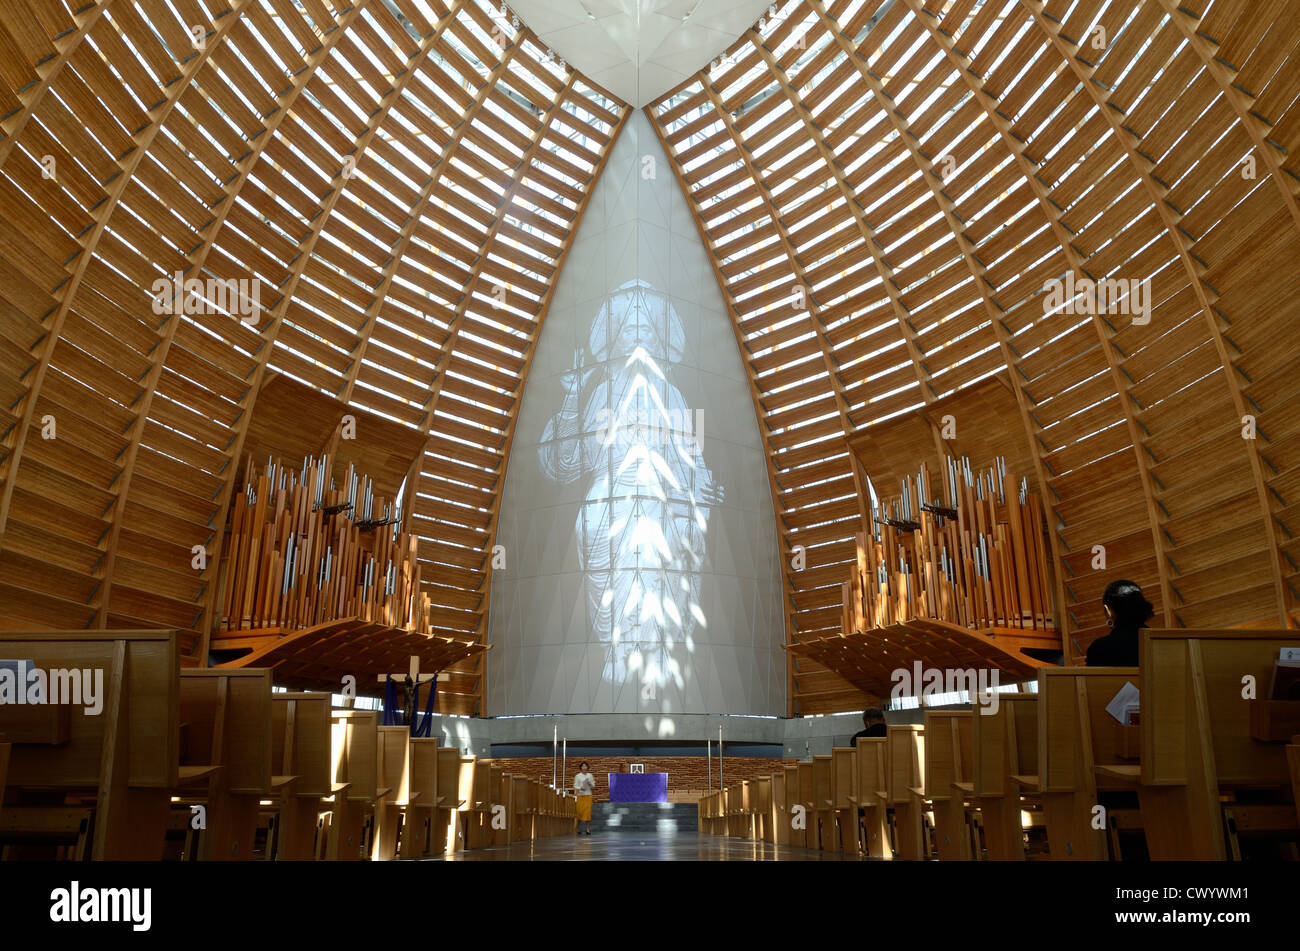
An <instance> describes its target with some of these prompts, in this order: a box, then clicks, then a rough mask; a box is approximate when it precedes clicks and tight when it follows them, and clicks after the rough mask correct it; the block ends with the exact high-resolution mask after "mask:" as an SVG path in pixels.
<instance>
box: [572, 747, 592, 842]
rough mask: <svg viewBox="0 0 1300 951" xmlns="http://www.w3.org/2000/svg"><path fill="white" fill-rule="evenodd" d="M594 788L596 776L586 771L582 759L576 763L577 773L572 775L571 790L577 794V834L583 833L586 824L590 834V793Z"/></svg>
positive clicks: (585, 764) (584, 762)
mask: <svg viewBox="0 0 1300 951" xmlns="http://www.w3.org/2000/svg"><path fill="white" fill-rule="evenodd" d="M595 788H596V777H595V776H593V775H592V774H591V773H589V772H587V763H586V761H585V760H584V761H583V762H581V763H579V764H578V775H577V776H574V777H573V791H574V793H576V794H577V796H578V803H577V805H578V835H582V834H583V831H584V830H583V828H582V827H583V826H586V827H587V828H586V830H585V831H586V833H587V835H591V793H592V790H594V789H595Z"/></svg>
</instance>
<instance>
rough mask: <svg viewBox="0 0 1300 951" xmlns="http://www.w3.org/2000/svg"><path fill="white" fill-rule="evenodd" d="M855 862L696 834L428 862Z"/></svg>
mask: <svg viewBox="0 0 1300 951" xmlns="http://www.w3.org/2000/svg"><path fill="white" fill-rule="evenodd" d="M775 860H779V861H783V862H845V861H847V862H856V861H860V859H859V858H858V857H857V856H849V855H841V854H839V853H837V852H818V851H816V850H813V849H803V848H795V847H792V846H784V845H773V844H771V843H770V842H756V841H754V840H752V839H729V838H727V837H725V836H703V835H698V834H697V833H681V834H676V835H657V834H646V833H637V832H597V833H595V834H593V835H590V836H586V835H584V836H576V835H574V836H555V837H552V838H546V839H537V840H535V841H533V842H516V843H514V844H513V845H508V846H497V847H495V848H487V849H472V850H470V851H468V852H464V851H462V852H457V853H455V854H454V855H448V856H445V857H438V858H435V859H432V860H430V861H446V862H754V861H775Z"/></svg>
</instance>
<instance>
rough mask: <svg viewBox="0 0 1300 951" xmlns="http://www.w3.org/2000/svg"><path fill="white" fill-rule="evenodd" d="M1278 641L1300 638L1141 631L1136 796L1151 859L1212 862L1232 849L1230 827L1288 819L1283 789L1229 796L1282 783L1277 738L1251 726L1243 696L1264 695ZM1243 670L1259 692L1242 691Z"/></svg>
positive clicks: (1285, 826) (1282, 752) (1285, 777)
mask: <svg viewBox="0 0 1300 951" xmlns="http://www.w3.org/2000/svg"><path fill="white" fill-rule="evenodd" d="M1283 647H1300V631H1293V630H1292V631H1265V630H1226V631H1212V630H1204V631H1193V630H1177V631H1169V630H1145V631H1143V632H1142V647H1141V652H1140V656H1141V665H1140V666H1141V675H1142V686H1143V696H1142V714H1141V716H1142V759H1141V766H1140V768H1139V771H1138V772H1139V779H1140V785H1139V789H1138V795H1139V800H1140V803H1141V809H1142V824H1143V828H1144V830H1145V831H1146V836H1147V847H1148V850H1149V852H1150V854H1151V857H1152V858H1153V859H1191V860H1220V861H1221V860H1224V859H1227V858H1228V857H1229V856H1230V854H1231V853H1232V852H1234V851H1235V850H1236V848H1237V839H1236V835H1235V834H1233V833H1234V830H1240V829H1245V828H1253V829H1270V828H1271V829H1273V830H1274V831H1277V832H1291V830H1292V829H1293V828H1294V827H1293V826H1291V824H1290V821H1289V820H1290V819H1293V818H1294V817H1293V816H1291V815H1290V812H1291V810H1288V809H1287V808H1286V806H1287V805H1289V803H1287V802H1286V801H1285V800H1284V798H1283V796H1282V795H1278V796H1277V798H1276V801H1275V802H1274V803H1273V804H1259V805H1254V806H1252V805H1247V804H1246V803H1244V802H1242V801H1241V797H1240V796H1239V795H1238V794H1239V793H1240V792H1242V791H1245V790H1253V791H1254V794H1253V795H1252V799H1255V800H1258V798H1259V794H1260V791H1267V790H1272V791H1274V792H1276V793H1279V794H1281V793H1282V792H1283V791H1284V790H1287V791H1289V790H1290V787H1291V775H1290V767H1289V764H1288V759H1287V749H1286V741H1285V739H1283V740H1281V741H1277V742H1268V741H1264V740H1260V739H1256V738H1254V737H1253V736H1252V729H1251V710H1252V703H1256V704H1257V703H1259V702H1260V701H1261V700H1262V699H1265V698H1264V693H1265V691H1267V689H1268V686H1269V683H1270V681H1271V678H1272V671H1273V665H1274V664H1275V663H1276V661H1277V659H1278V654H1279V652H1280V650H1281V648H1283ZM1247 677H1253V678H1254V682H1255V684H1256V696H1257V697H1258V698H1260V699H1257V700H1255V701H1251V700H1247V699H1243V697H1242V693H1243V681H1244V678H1247ZM1127 772H1129V773H1132V772H1133V771H1132V769H1129V770H1128V771H1127ZM1220 796H1226V797H1228V798H1229V804H1228V805H1226V806H1221V803H1220ZM1225 811H1226V815H1225Z"/></svg>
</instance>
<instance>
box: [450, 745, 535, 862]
mask: <svg viewBox="0 0 1300 951" xmlns="http://www.w3.org/2000/svg"><path fill="white" fill-rule="evenodd" d="M474 765H475V757H473V756H461V755H458V756H457V757H456V762H455V770H456V800H457V803H456V806H455V807H454V808H453V809H452V810H451V826H450V827H449V828H448V830H447V836H448V842H449V843H450V844H449V846H448V848H449V850H451V851H460V850H463V849H468V848H472V847H473V846H472V844H471V831H470V830H471V827H472V826H473V825H474V823H475V822H477V821H478V813H477V812H476V811H475V809H474V803H475V796H474V780H475V770H474ZM537 802H538V797H537V795H536V792H534V794H533V811H534V813H536V810H537Z"/></svg>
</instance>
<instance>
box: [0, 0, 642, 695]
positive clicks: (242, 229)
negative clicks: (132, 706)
mask: <svg viewBox="0 0 1300 951" xmlns="http://www.w3.org/2000/svg"><path fill="white" fill-rule="evenodd" d="M3 7H4V13H5V16H4V18H3V26H2V27H0V75H2V76H3V80H4V81H3V83H0V128H2V129H3V133H4V137H3V138H2V139H0V171H2V172H3V176H2V177H0V209H2V210H3V215H4V217H5V218H6V219H7V220H9V221H11V222H12V223H13V227H12V228H6V229H3V230H4V234H3V235H0V267H2V268H3V272H0V278H2V280H0V318H2V319H3V321H4V328H5V333H4V334H3V343H2V344H0V346H2V347H3V354H4V360H3V368H2V370H0V386H3V388H4V392H3V393H2V394H0V404H2V405H3V407H4V408H5V414H6V415H5V417H3V418H0V427H2V428H3V460H2V461H0V474H2V475H3V480H4V481H3V492H2V494H0V624H7V625H15V624H16V625H18V626H24V625H26V626H31V625H33V624H36V625H41V626H46V627H53V628H69V627H71V628H81V627H108V628H126V627H137V628H138V627H146V626H150V625H152V626H165V627H175V628H178V629H182V630H186V631H189V632H190V635H191V636H190V643H189V644H188V646H189V647H190V649H191V651H192V657H193V659H195V660H197V658H199V657H201V656H203V653H204V650H203V645H204V640H203V632H205V631H207V630H208V629H209V627H210V623H211V618H212V617H213V612H214V610H215V607H216V605H215V598H216V589H217V586H216V585H215V584H214V583H213V580H214V574H215V566H216V565H217V563H218V562H219V558H220V548H221V545H222V542H223V534H222V532H221V531H220V530H219V529H220V527H221V526H222V525H223V524H224V520H225V513H226V508H227V506H228V503H229V499H230V494H231V486H232V484H233V480H234V478H235V474H236V471H237V469H238V468H239V466H238V460H239V458H240V453H241V451H242V449H243V446H244V441H245V437H246V436H247V434H248V431H249V423H250V420H251V419H252V417H253V414H254V413H255V412H257V397H258V395H259V393H260V392H261V390H262V386H263V384H264V383H265V382H266V381H269V380H271V379H278V378H285V379H293V380H297V381H299V382H300V383H303V384H306V385H308V386H310V387H312V388H314V389H317V390H319V391H321V392H322V393H327V394H329V395H330V396H331V397H333V398H334V399H335V400H337V401H339V402H340V403H341V404H342V406H343V407H349V408H350V407H355V408H356V409H357V410H361V411H364V414H372V415H371V416H367V417H365V418H373V416H378V417H382V418H385V419H388V420H392V421H393V422H394V423H395V424H400V425H402V426H404V427H407V428H409V429H410V430H411V431H412V433H413V434H422V438H423V439H424V440H425V445H426V451H425V452H424V453H422V454H420V456H419V457H418V459H417V464H416V466H414V467H413V470H412V472H411V474H410V477H409V478H408V488H409V492H408V498H407V503H408V510H409V511H411V512H412V513H413V515H414V519H413V525H412V527H413V528H414V530H415V531H417V532H419V533H420V535H421V539H422V540H421V559H422V561H424V562H425V565H424V574H425V577H426V579H429V580H428V582H427V590H428V591H429V593H430V595H431V596H432V597H433V599H434V603H435V605H437V611H436V617H437V619H438V627H439V632H440V633H442V634H445V635H449V636H453V637H457V638H458V639H463V640H466V641H474V642H480V643H481V642H483V638H484V634H485V631H486V623H485V621H486V606H487V584H488V576H489V573H490V563H489V553H490V551H491V547H492V544H493V542H494V539H495V531H496V506H497V504H498V502H499V498H500V491H501V480H502V477H503V475H504V464H505V458H506V457H505V451H506V447H507V446H508V442H509V438H510V435H511V433H512V431H513V423H514V419H515V416H516V412H517V407H518V401H519V397H520V393H521V391H522V387H523V382H524V375H525V373H526V369H527V366H528V363H529V361H530V359H531V354H532V347H533V345H534V343H535V341H536V337H537V331H538V329H539V327H540V324H541V321H542V319H543V317H544V316H545V311H546V305H547V303H549V294H550V289H551V288H552V287H553V286H554V282H555V278H556V275H557V273H558V271H559V268H560V266H561V264H562V263H563V258H564V253H565V251H566V250H567V248H568V246H569V240H570V238H571V237H572V234H573V233H574V231H575V230H576V227H577V223H578V219H579V217H580V216H581V213H582V209H583V207H584V205H585V200H586V196H587V195H588V194H590V190H591V188H592V186H593V182H594V179H595V177H596V175H598V173H599V170H600V165H601V162H602V158H603V156H605V155H607V154H608V148H609V145H610V143H611V142H612V140H613V138H614V136H615V135H616V134H617V130H618V128H619V126H620V124H621V122H622V121H623V120H624V119H625V118H626V115H627V112H628V110H627V108H626V106H624V105H623V104H622V103H619V102H617V101H615V100H613V99H612V98H611V97H609V96H608V95H606V94H605V93H603V92H602V91H601V90H599V89H598V88H596V87H594V86H592V85H591V84H589V83H587V82H586V81H585V80H584V79H583V78H582V77H581V76H579V75H577V74H576V73H574V72H573V71H572V70H567V69H564V70H562V69H561V68H560V66H559V64H558V62H551V61H548V60H547V59H546V51H545V49H544V47H543V46H542V45H541V44H540V43H539V42H538V41H537V40H536V38H535V37H534V36H533V35H532V34H531V33H529V32H528V31H527V29H526V28H520V29H516V28H514V27H513V25H512V24H511V23H510V22H508V21H500V20H499V19H498V18H497V17H496V15H495V13H494V12H493V9H492V8H491V7H490V6H488V5H486V4H483V3H481V2H479V0H428V2H425V0H373V2H371V0H363V2H357V3H350V2H348V0H334V2H330V0H294V2H290V0H211V2H208V0H205V2H204V3H199V2H197V0H169V2H144V3H139V4H136V3H128V2H126V0H119V2H114V0H100V2H99V3H95V4H84V3H81V2H77V0H70V2H67V3H62V2H60V3H52V2H47V0H30V2H24V0H6V2H5V3H4V4H3ZM194 25H199V26H201V27H202V29H201V30H200V31H199V35H200V36H201V39H202V41H201V42H196V41H195V40H194V37H193V35H192V31H191V28H192V26H194ZM45 156H52V157H53V159H54V162H55V165H54V168H55V175H54V177H53V178H43V177H42V165H41V160H42V159H43V158H44V157H45ZM177 271H180V272H183V273H184V274H185V276H186V277H200V278H216V279H221V280H225V279H234V280H244V281H249V282H252V281H257V282H258V283H257V288H258V290H259V291H260V304H261V312H260V314H259V315H257V317H256V319H255V320H250V321H249V322H247V323H245V322H241V321H240V319H239V317H240V316H241V315H239V314H237V313H234V312H233V311H231V312H230V313H214V314H185V315H179V316H170V315H168V314H166V313H164V314H157V313H155V311H154V309H153V308H152V306H151V304H152V299H151V295H152V293H153V282H154V281H155V280H156V279H159V278H170V277H171V275H172V274H173V273H175V272H177ZM246 286H247V287H249V288H251V287H252V286H253V285H252V284H251V283H250V284H248V285H246ZM499 288H503V289H504V294H501V293H499V292H498V293H494V292H497V291H498V289H499ZM498 305H501V306H498ZM268 411H274V412H282V411H283V409H282V405H280V404H279V403H276V405H274V407H273V408H271V407H269V408H268ZM46 415H49V416H53V417H54V418H55V420H56V425H57V438H56V439H53V440H47V439H44V438H42V430H41V420H42V418H43V417H45V416H46ZM338 415H339V416H340V417H341V416H342V415H343V413H341V412H340V413H339V414H338ZM339 421H340V420H339V419H335V420H333V421H331V422H330V423H328V424H327V425H328V426H329V427H330V430H331V432H332V435H331V436H330V438H329V439H328V440H327V441H326V442H325V443H324V444H322V445H321V446H320V447H319V448H320V451H327V450H332V449H336V448H337V447H338V434H339V432H340V431H341V429H340V427H339V426H337V425H336V424H337V423H338V422H339ZM195 545H203V546H206V548H207V557H208V564H209V565H210V566H212V567H209V568H208V569H206V570H202V571H196V570H194V569H193V568H192V567H191V559H192V558H193V553H192V550H191V549H192V547H193V546H195ZM481 663H482V661H481V660H478V659H476V660H474V661H472V662H470V664H469V665H468V666H470V667H471V668H473V669H470V670H467V671H463V672H459V673H456V674H454V675H453V679H452V682H451V683H449V684H448V685H447V688H446V690H445V691H444V692H443V694H442V700H443V705H442V708H443V709H444V710H446V711H448V712H456V713H470V712H475V711H477V712H483V711H482V709H481V697H482V680H483V678H482V669H481V667H475V666H474V665H478V664H481Z"/></svg>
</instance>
